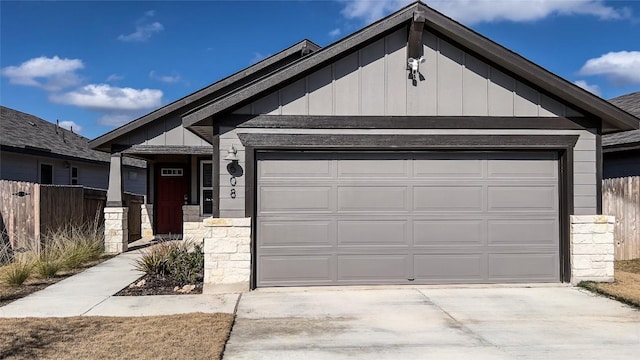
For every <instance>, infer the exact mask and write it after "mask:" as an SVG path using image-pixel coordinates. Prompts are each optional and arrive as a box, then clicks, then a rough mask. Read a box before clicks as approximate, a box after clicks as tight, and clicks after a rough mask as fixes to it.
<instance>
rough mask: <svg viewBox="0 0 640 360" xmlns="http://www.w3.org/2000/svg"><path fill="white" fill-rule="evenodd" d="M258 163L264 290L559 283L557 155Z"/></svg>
mask: <svg viewBox="0 0 640 360" xmlns="http://www.w3.org/2000/svg"><path fill="white" fill-rule="evenodd" d="M257 161H258V167H257V191H256V193H257V211H256V212H257V218H256V224H257V225H256V229H257V240H256V243H257V245H256V246H257V255H256V261H257V276H258V278H257V286H282V285H287V286H294V285H345V284H385V283H387V284H409V283H412V284H432V283H495V282H557V281H559V278H560V275H559V266H558V264H559V249H560V247H559V234H560V231H559V211H558V207H559V195H558V158H557V154H555V153H525V154H523V153H517V154H513V153H491V154H485V153H456V154H452V153H375V152H374V153H313V152H298V153H277V152H276V153H260V154H259V155H258V157H257Z"/></svg>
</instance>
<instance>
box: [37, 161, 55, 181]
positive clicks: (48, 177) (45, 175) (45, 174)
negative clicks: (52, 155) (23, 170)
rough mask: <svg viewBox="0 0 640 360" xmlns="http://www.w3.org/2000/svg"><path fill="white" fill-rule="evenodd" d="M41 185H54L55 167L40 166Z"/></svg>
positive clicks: (48, 165)
mask: <svg viewBox="0 0 640 360" xmlns="http://www.w3.org/2000/svg"><path fill="white" fill-rule="evenodd" d="M40 184H53V165H51V164H40Z"/></svg>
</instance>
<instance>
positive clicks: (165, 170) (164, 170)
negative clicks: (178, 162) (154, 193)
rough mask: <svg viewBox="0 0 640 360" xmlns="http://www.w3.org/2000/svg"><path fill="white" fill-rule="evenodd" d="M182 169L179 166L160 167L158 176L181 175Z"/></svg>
mask: <svg viewBox="0 0 640 360" xmlns="http://www.w3.org/2000/svg"><path fill="white" fill-rule="evenodd" d="M182 174H183V170H182V169H180V168H162V170H160V176H182Z"/></svg>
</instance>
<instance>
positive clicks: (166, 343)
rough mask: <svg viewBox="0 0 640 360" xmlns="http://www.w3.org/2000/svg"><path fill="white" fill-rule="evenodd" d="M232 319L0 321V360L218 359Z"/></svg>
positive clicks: (209, 316)
mask: <svg viewBox="0 0 640 360" xmlns="http://www.w3.org/2000/svg"><path fill="white" fill-rule="evenodd" d="M232 323H233V315H231V314H188V315H172V316H150V317H71V318H26V319H0V339H1V340H0V359H34V358H35V359H101V360H102V359H220V358H221V356H222V351H223V350H224V344H225V343H226V341H227V338H228V337H229V332H230V330H231V325H232Z"/></svg>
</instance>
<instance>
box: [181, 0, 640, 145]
mask: <svg viewBox="0 0 640 360" xmlns="http://www.w3.org/2000/svg"><path fill="white" fill-rule="evenodd" d="M414 17H418V18H421V19H425V28H428V29H429V30H430V31H434V32H436V33H438V34H441V35H442V36H444V37H446V38H449V39H450V40H452V41H453V42H455V43H457V44H459V45H460V46H462V47H464V48H466V49H468V50H469V51H471V52H473V53H475V54H477V55H479V56H480V57H481V58H484V59H485V60H487V61H488V62H490V63H492V64H495V65H496V67H498V68H500V69H504V70H506V71H507V72H510V73H512V74H515V75H516V76H517V77H519V78H522V79H524V80H526V81H527V82H529V83H530V84H533V85H534V86H536V87H538V88H540V89H542V90H543V91H544V92H546V93H548V94H550V95H551V96H553V97H555V98H556V99H558V100H560V101H562V102H564V103H567V104H570V105H572V106H575V107H577V108H579V109H581V110H582V111H585V112H587V113H590V114H592V115H595V116H596V117H599V118H601V119H602V120H604V121H605V122H606V123H608V124H611V126H613V128H606V129H605V131H616V130H631V129H637V128H638V127H639V126H640V124H639V122H638V119H637V118H635V117H633V116H632V115H630V114H628V113H626V112H624V111H622V110H620V109H619V108H617V107H616V106H613V105H612V104H610V103H609V102H607V101H606V100H603V99H601V98H600V97H598V96H595V95H593V94H592V93H590V92H588V91H586V90H584V89H582V88H580V87H578V86H576V85H574V84H572V83H571V82H569V81H567V80H565V79H563V78H561V77H559V76H557V75H555V74H553V73H551V72H549V71H548V70H546V69H544V68H542V67H540V66H538V65H536V64H534V63H533V62H531V61H529V60H527V59H525V58H523V57H522V56H520V55H518V54H516V53H514V52H512V51H510V50H509V49H507V48H505V47H503V46H501V45H499V44H497V43H495V42H493V41H491V40H489V39H488V38H486V37H484V36H482V35H480V34H478V33H476V32H475V31H473V30H471V29H469V28H467V27H465V26H464V25H462V24H460V23H458V22H456V21H454V20H452V19H451V18H449V17H447V16H445V15H443V14H441V13H439V12H437V11H435V10H433V9H431V8H429V7H428V6H427V5H425V4H424V3H421V2H416V3H413V4H411V5H409V6H407V7H405V8H403V9H401V10H399V11H397V12H395V13H393V14H391V15H389V16H387V17H386V18H384V19H382V20H379V21H377V22H375V23H373V24H371V25H369V26H367V27H366V28H364V29H362V30H360V31H358V32H356V33H354V34H352V35H350V36H348V37H346V38H344V39H342V40H340V41H338V42H336V43H334V44H331V45H329V46H327V47H325V48H323V49H321V50H319V51H317V52H315V53H313V54H311V55H309V56H307V57H304V58H302V59H300V60H298V61H296V62H294V63H291V64H289V65H287V66H285V67H283V68H281V69H280V70H278V71H276V72H273V73H271V74H268V75H266V76H264V77H262V78H259V79H257V80H255V81H253V82H252V83H250V84H247V85H245V86H243V87H241V88H238V89H236V90H234V91H232V92H228V93H226V94H224V96H222V97H220V98H217V99H214V100H212V101H210V102H209V103H207V104H204V105H202V106H201V107H199V108H196V109H194V110H193V111H191V112H189V113H187V114H185V116H184V117H183V125H184V126H185V127H190V128H192V129H193V130H194V131H196V132H199V133H200V134H201V136H206V133H205V132H204V131H206V129H199V127H204V126H209V125H210V124H211V119H212V117H214V116H216V115H218V114H221V113H223V112H229V111H233V110H234V109H237V108H239V107H241V106H243V105H245V104H247V103H249V102H251V101H252V100H253V99H256V98H259V97H260V96H263V95H265V94H267V93H269V92H270V91H273V89H274V88H278V87H282V86H284V85H286V84H288V83H290V82H292V81H295V80H296V79H298V78H301V77H303V76H305V75H306V74H308V73H310V72H312V71H315V70H316V69H320V68H321V67H323V66H325V65H326V64H328V63H330V62H332V61H335V59H337V58H340V57H342V56H345V55H346V54H348V53H350V52H352V51H354V50H356V49H358V48H360V47H362V46H365V45H366V44H368V43H370V42H372V41H375V40H376V39H378V38H379V37H380V36H382V35H383V34H384V33H386V32H389V31H391V30H393V29H397V28H399V27H401V26H406V25H407V24H410V23H411V21H412V20H413V19H414ZM604 125H605V124H603V127H604Z"/></svg>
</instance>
